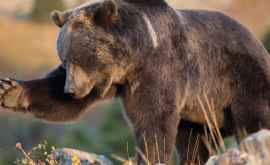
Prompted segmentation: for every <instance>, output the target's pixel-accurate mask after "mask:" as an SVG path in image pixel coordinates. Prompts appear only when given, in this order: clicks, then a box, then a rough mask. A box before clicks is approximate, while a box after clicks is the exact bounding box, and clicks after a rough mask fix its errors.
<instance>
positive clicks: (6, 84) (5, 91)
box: [0, 78, 28, 110]
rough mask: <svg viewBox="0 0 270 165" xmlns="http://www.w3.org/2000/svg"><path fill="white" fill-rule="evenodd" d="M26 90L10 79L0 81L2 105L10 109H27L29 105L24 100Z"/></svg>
mask: <svg viewBox="0 0 270 165" xmlns="http://www.w3.org/2000/svg"><path fill="white" fill-rule="evenodd" d="M23 93H24V89H23V87H22V86H21V85H20V84H19V83H18V82H17V81H16V80H12V79H10V78H5V79H0V105H1V106H2V107H4V108H8V109H14V110H16V109H20V108H27V107H28V103H27V101H26V99H25V98H24V94H23Z"/></svg>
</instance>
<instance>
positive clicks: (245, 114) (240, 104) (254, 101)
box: [232, 96, 270, 135]
mask: <svg viewBox="0 0 270 165" xmlns="http://www.w3.org/2000/svg"><path fill="white" fill-rule="evenodd" d="M232 117H233V121H234V124H235V127H236V130H237V132H236V133H237V135H239V134H240V135H241V134H243V133H248V134H250V133H254V132H256V131H258V130H260V129H262V128H267V129H270V109H269V101H268V100H267V99H266V98H260V97H257V98H254V97H252V98H251V97H245V96H242V97H240V96H238V97H237V98H236V100H234V102H233V104H232ZM239 131H240V132H239ZM243 131H244V132H243Z"/></svg>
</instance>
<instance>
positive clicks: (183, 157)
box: [176, 120, 209, 165]
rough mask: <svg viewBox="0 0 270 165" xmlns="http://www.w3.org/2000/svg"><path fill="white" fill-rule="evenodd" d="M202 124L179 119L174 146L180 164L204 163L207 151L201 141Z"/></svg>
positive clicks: (202, 133) (207, 154)
mask: <svg viewBox="0 0 270 165" xmlns="http://www.w3.org/2000/svg"><path fill="white" fill-rule="evenodd" d="M203 135H204V129H203V126H201V125H199V124H196V123H191V122H188V121H184V120H181V121H180V124H179V127H178V134H177V139H176V148H177V152H178V155H179V160H180V165H193V164H204V163H205V162H206V161H207V159H208V157H209V153H208V150H207V148H206V146H205V144H204V143H203V141H202V136H203Z"/></svg>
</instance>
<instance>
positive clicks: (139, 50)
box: [0, 0, 270, 164]
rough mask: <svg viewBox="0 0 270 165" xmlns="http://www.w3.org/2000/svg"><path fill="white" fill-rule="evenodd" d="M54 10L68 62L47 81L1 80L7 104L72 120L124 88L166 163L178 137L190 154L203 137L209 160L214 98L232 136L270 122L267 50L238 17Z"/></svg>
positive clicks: (108, 0) (129, 0)
mask: <svg viewBox="0 0 270 165" xmlns="http://www.w3.org/2000/svg"><path fill="white" fill-rule="evenodd" d="M52 18H53V20H54V22H55V23H56V24H57V25H58V26H59V27H61V30H60V33H59V37H58V41H57V49H58V53H59V56H60V59H61V62H62V64H61V65H60V66H59V67H58V68H57V69H55V70H54V71H52V72H51V73H50V74H48V76H47V77H45V78H43V79H38V80H32V81H16V80H10V79H3V80H1V82H0V94H1V95H0V101H1V102H2V106H4V107H6V108H11V109H14V110H18V111H20V112H28V113H32V114H34V115H35V116H36V117H39V118H41V119H45V120H49V121H68V120H73V119H76V118H78V117H79V115H80V114H82V112H84V111H86V109H88V108H89V106H91V105H93V104H94V103H95V102H97V101H102V100H105V99H107V98H112V97H114V96H119V97H121V98H122V100H123V103H124V106H125V114H126V116H127V118H128V120H129V122H130V123H131V125H132V127H133V131H134V136H135V140H136V142H137V145H138V148H139V149H141V151H142V153H143V154H144V155H145V157H146V158H147V159H149V161H150V162H151V163H153V164H154V163H158V162H160V163H165V164H168V161H169V160H170V157H171V154H172V151H173V148H174V146H175V145H176V147H177V150H178V153H179V155H180V158H181V159H180V160H181V163H182V164H184V163H185V162H188V161H189V159H191V158H192V154H194V153H193V152H187V151H188V150H189V151H193V150H194V148H196V146H197V145H196V142H195V141H196V140H197V141H198V143H197V144H198V152H197V153H196V160H197V163H198V162H199V161H200V163H202V162H204V161H205V160H206V159H207V158H208V156H207V155H208V152H207V150H206V147H205V144H204V143H203V141H202V138H201V136H203V135H204V126H206V118H205V116H204V113H203V109H204V108H206V109H207V108H209V105H211V108H212V110H213V112H214V116H216V119H217V126H218V127H219V128H220V130H221V132H222V133H224V136H225V135H230V134H233V133H234V134H235V133H236V131H237V130H241V129H246V131H247V132H248V133H252V132H254V131H257V130H258V129H260V128H262V127H263V128H270V109H269V99H270V59H269V54H268V53H267V52H266V50H265V49H264V47H263V45H262V44H261V43H260V42H259V41H258V40H256V39H255V37H254V36H253V35H252V34H251V33H250V32H249V31H248V30H247V29H246V28H244V27H243V26H242V25H240V24H239V23H238V22H236V21H235V20H233V19H232V18H229V17H227V16H225V15H223V14H221V13H219V12H210V11H201V10H175V9H173V8H172V7H170V6H169V5H167V3H166V2H164V1H163V0H159V1H152V0H151V1H143V0H138V1H136V0H126V1H124V0H105V1H100V2H96V3H89V4H86V5H84V6H80V7H78V8H75V9H72V10H68V11H65V12H63V13H61V12H54V13H53V14H52ZM212 115H213V114H212ZM191 130H192V133H190V132H191ZM188 148H189V149H188ZM142 163H143V160H142V157H140V158H139V164H142Z"/></svg>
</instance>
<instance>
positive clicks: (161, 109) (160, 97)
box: [124, 84, 180, 164]
mask: <svg viewBox="0 0 270 165" xmlns="http://www.w3.org/2000/svg"><path fill="white" fill-rule="evenodd" d="M172 89H173V88H166V87H165V86H160V87H159V88H155V86H154V85H152V84H151V86H149V87H146V86H143V84H142V85H140V86H139V87H138V88H137V89H136V90H135V91H133V92H134V93H132V92H131V90H130V92H127V93H128V94H126V95H125V97H124V104H125V108H126V115H127V117H128V118H129V121H130V122H131V124H132V126H133V129H134V135H135V138H136V139H135V140H136V143H137V147H138V150H140V151H139V153H138V164H148V163H150V164H169V161H170V158H171V155H172V152H173V149H174V146H175V141H176V136H177V128H178V123H179V120H180V115H179V113H178V112H177V109H176V105H175V103H176V102H175V93H174V92H175V90H172Z"/></svg>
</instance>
